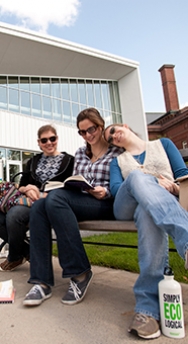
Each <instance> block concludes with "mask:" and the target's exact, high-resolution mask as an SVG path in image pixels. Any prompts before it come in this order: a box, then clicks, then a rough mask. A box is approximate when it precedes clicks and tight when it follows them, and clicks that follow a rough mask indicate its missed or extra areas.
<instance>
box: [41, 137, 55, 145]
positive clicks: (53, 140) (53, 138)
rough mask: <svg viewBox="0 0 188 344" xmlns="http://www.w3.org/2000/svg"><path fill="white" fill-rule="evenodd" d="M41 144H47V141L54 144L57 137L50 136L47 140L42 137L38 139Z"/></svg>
mask: <svg viewBox="0 0 188 344" xmlns="http://www.w3.org/2000/svg"><path fill="white" fill-rule="evenodd" d="M39 140H40V142H41V143H42V144H45V143H47V142H48V141H50V142H55V141H56V140H57V136H51V137H49V138H48V139H47V138H46V137H43V138H42V139H39Z"/></svg>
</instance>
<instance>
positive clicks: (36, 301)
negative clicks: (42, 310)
mask: <svg viewBox="0 0 188 344" xmlns="http://www.w3.org/2000/svg"><path fill="white" fill-rule="evenodd" d="M51 295H52V292H51V288H50V287H47V288H42V287H41V286H40V284H35V285H34V286H33V287H32V288H31V289H30V291H29V293H27V294H26V297H25V299H24V300H23V304H24V306H38V305H40V304H41V303H42V302H43V301H44V300H46V299H48V298H49V297H50V296H51Z"/></svg>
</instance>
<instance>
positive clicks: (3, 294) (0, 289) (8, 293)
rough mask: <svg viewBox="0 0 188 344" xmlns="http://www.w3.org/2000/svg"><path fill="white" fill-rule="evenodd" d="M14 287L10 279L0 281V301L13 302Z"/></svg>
mask: <svg viewBox="0 0 188 344" xmlns="http://www.w3.org/2000/svg"><path fill="white" fill-rule="evenodd" d="M14 297H15V289H14V286H13V281H12V279H10V280H7V281H2V282H0V303H13V302H14Z"/></svg>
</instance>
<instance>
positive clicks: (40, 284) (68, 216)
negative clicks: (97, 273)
mask: <svg viewBox="0 0 188 344" xmlns="http://www.w3.org/2000/svg"><path fill="white" fill-rule="evenodd" d="M77 127H78V129H79V130H78V133H79V134H80V135H81V136H82V137H83V139H84V140H85V142H86V145H85V146H83V147H80V148H79V149H78V150H77V152H76V154H75V163H74V171H73V174H74V175H83V176H84V177H85V179H86V180H87V181H88V182H89V183H90V184H92V185H93V187H94V189H92V190H89V191H88V192H82V191H78V190H74V189H65V188H63V189H57V190H53V191H51V192H50V194H49V195H48V197H47V198H45V199H41V200H39V201H38V202H36V203H34V205H33V206H32V209H31V216H30V245H31V256H30V258H31V260H30V263H31V264H30V267H31V269H30V274H31V275H30V279H29V281H28V282H29V283H32V284H34V286H33V287H32V288H31V290H30V291H29V293H28V294H27V295H26V297H25V299H24V301H23V304H24V305H25V306H37V305H40V304H41V303H42V302H43V301H44V300H46V299H47V298H49V297H50V296H51V293H52V291H51V287H52V286H53V285H54V276H53V269H52V260H51V259H52V258H51V249H50V252H49V247H51V227H52V228H53V229H54V231H55V233H56V237H57V245H58V257H59V263H60V266H61V268H62V276H63V278H70V285H69V289H68V291H67V293H66V294H65V295H64V296H63V298H62V303H63V304H67V305H73V304H76V303H78V302H80V301H82V300H83V298H84V296H85V294H86V291H87V288H88V286H89V283H90V281H91V278H92V271H91V266H90V263H89V261H88V258H87V255H86V252H85V249H84V246H83V243H82V239H81V236H80V232H79V226H78V221H84V220H97V219H98V220H106V219H109V220H110V219H113V218H114V217H113V200H112V197H111V193H110V188H109V182H110V162H111V160H112V159H113V158H114V157H116V156H117V155H118V154H120V153H121V152H122V149H119V148H117V147H109V145H108V143H107V142H106V141H105V140H104V137H103V131H104V120H103V118H102V117H101V115H100V114H99V112H98V111H97V110H96V109H95V108H88V109H85V110H83V111H81V112H80V113H79V115H78V117H77ZM39 227H40V230H38V228H39Z"/></svg>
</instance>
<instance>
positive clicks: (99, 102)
mask: <svg viewBox="0 0 188 344" xmlns="http://www.w3.org/2000/svg"><path fill="white" fill-rule="evenodd" d="M94 92H95V102H96V107H98V108H102V99H101V86H100V84H99V82H96V81H94Z"/></svg>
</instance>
